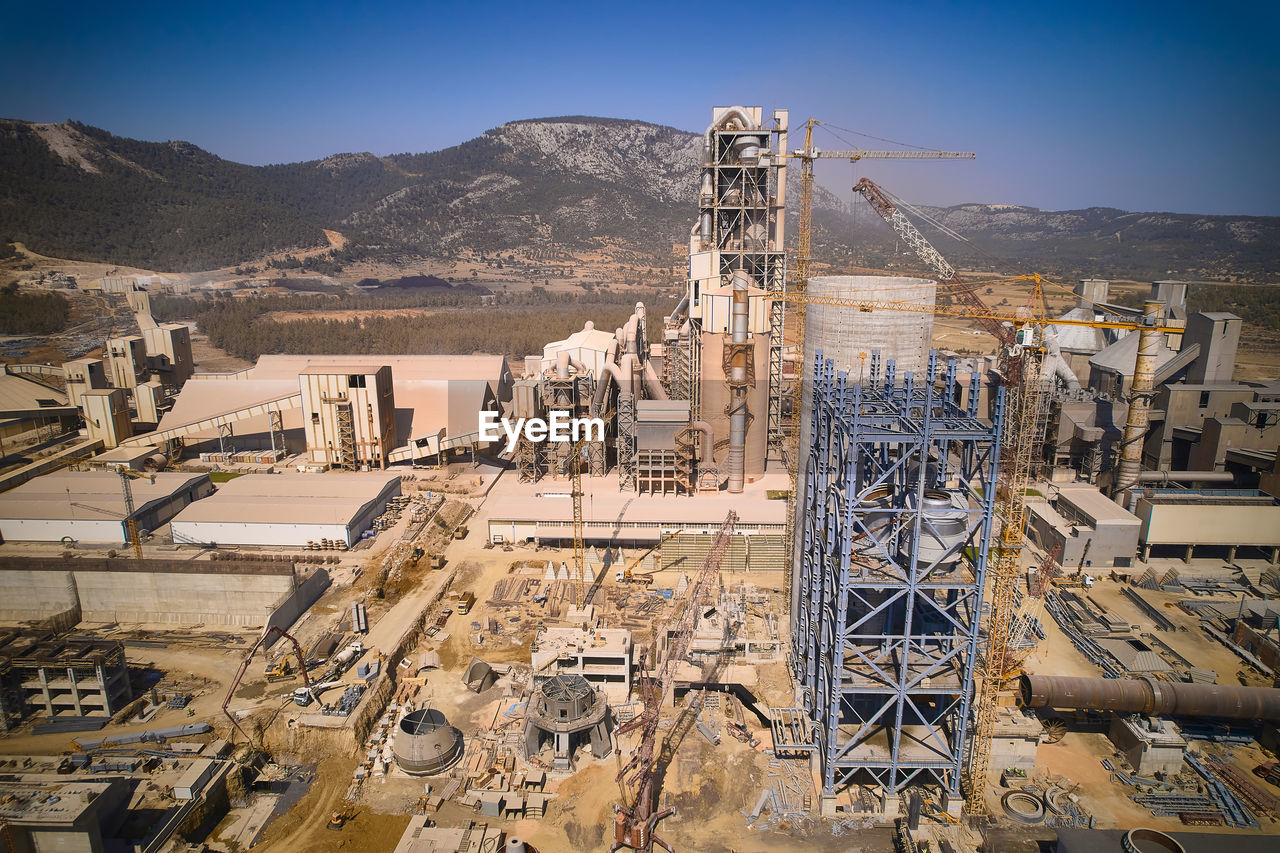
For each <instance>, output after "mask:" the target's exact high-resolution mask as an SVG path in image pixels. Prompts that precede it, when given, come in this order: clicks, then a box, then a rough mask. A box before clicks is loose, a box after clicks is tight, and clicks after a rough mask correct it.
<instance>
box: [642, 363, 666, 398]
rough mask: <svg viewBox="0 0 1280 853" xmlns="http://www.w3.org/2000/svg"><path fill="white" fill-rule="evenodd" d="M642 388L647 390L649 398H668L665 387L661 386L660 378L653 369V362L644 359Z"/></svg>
mask: <svg viewBox="0 0 1280 853" xmlns="http://www.w3.org/2000/svg"><path fill="white" fill-rule="evenodd" d="M644 388H645V390H646V391H648V392H649V399H650V400H669V399H671V398H670V397H669V396H668V395H667V389H666V388H663V387H662V380H661V379H660V378H659V377H658V371H656V370H654V369H653V362H652V361H648V360H646V361H645V363H644Z"/></svg>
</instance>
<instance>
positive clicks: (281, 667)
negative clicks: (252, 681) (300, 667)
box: [263, 657, 293, 681]
mask: <svg viewBox="0 0 1280 853" xmlns="http://www.w3.org/2000/svg"><path fill="white" fill-rule="evenodd" d="M263 674H264V675H266V677H267V681H286V680H288V679H289V678H291V677H292V676H293V665H292V664H290V663H289V659H288V658H287V657H283V658H280V659H279V660H277V661H272V662H269V663H268V664H267V668H266V671H265V672H264V673H263Z"/></svg>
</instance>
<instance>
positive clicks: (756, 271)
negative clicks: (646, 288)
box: [669, 107, 787, 458]
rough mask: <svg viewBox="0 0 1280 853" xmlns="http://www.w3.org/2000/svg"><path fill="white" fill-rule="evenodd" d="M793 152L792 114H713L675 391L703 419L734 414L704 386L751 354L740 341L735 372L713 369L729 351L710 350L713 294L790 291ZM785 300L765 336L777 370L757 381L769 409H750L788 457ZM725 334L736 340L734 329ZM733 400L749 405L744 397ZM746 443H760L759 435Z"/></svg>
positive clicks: (771, 305)
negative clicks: (712, 403) (715, 403)
mask: <svg viewBox="0 0 1280 853" xmlns="http://www.w3.org/2000/svg"><path fill="white" fill-rule="evenodd" d="M786 149H787V111H786V110H774V112H773V115H772V116H771V117H770V118H769V119H767V120H766V119H765V118H764V114H763V110H762V109H761V108H760V107H716V108H715V109H714V110H713V111H712V120H711V125H710V126H709V127H708V128H707V131H706V134H705V136H704V139H703V151H702V174H701V184H700V189H699V192H698V221H697V223H696V224H695V225H694V227H693V231H692V233H691V235H690V238H689V282H688V293H687V294H686V296H687V302H686V303H684V304H687V320H688V323H689V328H688V329H685V330H682V331H681V332H680V334H679V345H678V346H676V347H674V349H675V350H676V351H675V352H673V353H671V358H672V362H673V363H672V366H671V369H670V372H669V380H670V384H671V396H672V397H674V398H676V399H688V400H689V401H690V404H691V409H692V418H693V420H695V421H698V420H702V419H704V418H705V419H706V420H712V419H715V418H720V417H723V416H725V415H726V414H729V413H726V412H723V411H710V410H709V409H707V408H705V407H704V403H705V402H707V401H704V399H703V390H704V382H706V383H708V384H709V383H710V382H712V381H714V380H713V379H712V378H710V377H711V375H712V374H715V373H721V374H730V373H731V372H732V371H733V367H731V366H729V365H728V361H730V360H733V359H736V361H738V362H742V361H744V360H748V359H749V358H751V356H750V355H749V353H748V351H747V350H746V348H745V347H739V348H738V349H737V350H735V351H734V353H733V359H729V358H726V359H725V360H726V369H722V370H712V371H709V370H708V369H707V366H706V363H707V362H708V360H711V359H715V360H720V359H721V353H720V352H719V351H714V350H715V347H714V346H708V345H707V342H706V341H705V340H704V337H703V334H702V333H703V332H704V330H705V331H711V329H710V328H707V327H706V322H707V320H708V319H709V318H708V316H707V310H708V307H709V301H708V297H710V296H711V295H712V294H714V293H718V292H720V291H721V289H722V288H731V287H732V286H733V285H732V283H733V281H734V277H735V275H736V276H737V277H738V280H739V282H740V283H741V284H740V285H739V289H740V290H741V289H742V288H743V287H744V286H745V288H746V289H747V290H748V291H751V290H759V291H763V292H764V295H765V296H766V297H770V296H773V295H778V296H780V295H781V294H782V291H783V288H784V284H785V279H786V254H785V252H784V240H785V227H786V160H785V159H784V158H783V157H782V156H780V155H782V154H783V153H784V152H785V151H786ZM784 306H785V303H784V302H783V301H782V300H781V299H779V298H772V299H769V300H768V317H767V323H766V328H765V329H762V330H761V333H762V334H761V335H760V337H762V338H763V337H764V334H765V333H767V335H768V351H767V355H766V356H765V357H764V358H763V359H762V361H764V362H765V364H766V365H767V368H766V372H767V376H754V377H753V378H752V379H751V384H752V385H756V384H758V385H759V386H760V387H761V388H762V389H763V390H764V391H765V395H762V396H765V406H764V408H765V411H763V412H760V411H755V412H749V413H748V414H747V415H746V417H747V419H748V420H759V421H762V422H763V424H764V427H765V428H764V430H763V431H762V433H761V438H763V439H765V441H764V442H763V445H762V446H763V447H765V448H768V452H769V453H779V452H780V451H781V448H782V439H783V435H782V364H783V358H782V325H783V316H784ZM679 313H680V312H679V310H678V311H677V314H679ZM672 320H673V321H675V320H676V315H674V314H673V315H672ZM720 331H721V332H722V333H725V334H727V335H729V336H730V337H731V336H732V330H731V329H729V328H726V329H722V330H720ZM751 331H752V332H754V331H755V330H754V329H753V330H751ZM736 343H738V344H741V343H742V342H741V341H737V342H736ZM738 367H739V368H741V367H742V365H741V364H739V365H738ZM717 368H719V365H717ZM721 381H723V380H721ZM741 396H742V394H741V392H740V391H739V392H736V397H738V398H740V397H741ZM732 405H733V406H735V407H736V408H737V409H739V410H740V409H741V408H742V407H741V400H740V399H737V400H735V401H734V403H733V404H732ZM739 415H740V416H741V412H739ZM730 416H732V415H730ZM748 429H750V427H748ZM746 440H747V442H748V443H750V442H751V437H750V436H749V437H748V438H747V439H746ZM736 455H737V454H736V453H735V456H736ZM746 455H747V457H748V458H749V457H750V455H751V451H750V450H747V451H746Z"/></svg>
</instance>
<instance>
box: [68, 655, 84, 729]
mask: <svg viewBox="0 0 1280 853" xmlns="http://www.w3.org/2000/svg"><path fill="white" fill-rule="evenodd" d="M67 680H68V681H70V682H71V702H72V704H73V705H75V706H76V714H77V716H81V717H83V716H84V708H83V707H82V706H81V705H80V682H79V681H77V680H76V671H75V669H74V668H73V667H70V666H69V667H67Z"/></svg>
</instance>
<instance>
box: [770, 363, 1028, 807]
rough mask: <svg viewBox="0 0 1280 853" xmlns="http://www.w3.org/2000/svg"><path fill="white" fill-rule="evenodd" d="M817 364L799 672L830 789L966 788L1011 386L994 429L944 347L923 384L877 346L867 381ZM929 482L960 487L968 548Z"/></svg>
mask: <svg viewBox="0 0 1280 853" xmlns="http://www.w3.org/2000/svg"><path fill="white" fill-rule="evenodd" d="M812 368H813V371H814V377H813V392H812V393H813V406H812V420H811V422H810V425H811V428H812V430H811V432H810V435H812V436H814V440H813V442H812V446H811V447H809V448H807V453H808V460H807V462H808V464H807V466H806V476H805V493H804V497H803V508H802V518H803V537H804V538H803V540H802V541H803V550H802V552H801V560H800V566H799V571H800V575H801V583H802V585H803V590H804V593H803V598H802V604H801V606H800V608H799V609H798V612H797V613H796V614H794V616H793V621H792V628H793V632H792V638H793V640H792V643H793V659H792V665H793V667H794V674H795V677H796V681H797V683H799V684H800V685H802V686H803V688H804V693H805V699H804V701H805V710H806V712H807V713H808V715H809V717H810V719H812V720H813V722H814V724H815V726H814V732H815V735H814V736H815V738H816V739H817V743H816V744H815V745H816V748H817V751H818V754H819V756H820V758H821V763H822V780H823V795H824V796H830V795H833V794H835V793H836V792H838V791H839V790H841V789H843V788H844V787H846V786H847V785H849V784H850V783H853V782H862V783H870V784H876V785H880V786H882V787H883V789H884V791H885V793H886V794H889V795H893V794H896V793H897V792H898V791H900V790H902V789H903V788H904V787H905V786H907V785H911V784H937V785H939V786H941V788H942V789H943V790H944V791H945V792H946V793H947V794H948V795H949V796H954V797H958V796H959V795H960V773H961V768H962V764H963V761H964V758H965V754H966V749H965V741H966V734H967V729H968V725H969V710H970V702H971V699H972V696H973V675H974V665H975V658H976V656H977V651H978V621H979V614H980V613H981V610H982V589H983V582H984V580H985V575H986V568H987V550H988V544H989V541H990V538H991V529H992V516H993V504H994V500H995V497H996V488H995V484H996V475H997V466H998V464H999V436H1000V428H1001V423H1002V421H1003V418H1004V407H1005V399H1004V389H1003V388H1001V389H999V390H998V391H997V396H996V401H995V406H994V418H993V422H991V423H986V422H984V421H983V420H982V419H980V418H979V417H978V412H977V406H978V398H979V394H978V387H977V385H978V377H977V376H976V375H975V376H974V377H973V378H972V381H971V384H970V388H969V395H968V406H967V407H966V408H962V407H961V406H959V405H957V403H956V401H957V400H958V399H959V398H958V396H957V391H958V390H959V389H958V388H957V384H956V375H955V373H956V368H955V362H954V361H952V362H949V363H948V364H947V368H946V373H945V376H943V377H942V382H941V383H938V382H936V381H935V377H936V376H937V354H936V353H930V356H929V367H928V376H927V377H925V381H923V382H919V383H917V382H916V381H915V377H914V376H913V375H912V374H911V373H906V374H905V376H904V377H903V381H902V384H901V385H898V384H896V379H895V366H894V362H893V361H889V362H888V363H887V365H886V366H885V371H884V376H883V379H882V378H881V375H880V373H881V366H880V353H879V352H875V353H873V354H872V358H871V373H870V380H869V382H868V384H867V385H866V386H865V387H864V386H858V385H852V384H849V383H848V381H847V379H846V375H845V374H844V373H843V372H842V373H839V374H837V373H836V371H835V368H834V365H833V363H832V362H831V361H825V360H824V359H823V354H822V352H821V351H819V352H818V353H817V356H816V358H815V359H814V364H813V365H812ZM939 385H940V386H941V387H939ZM921 473H923V475H924V476H920V474H921ZM926 490H928V491H929V492H930V493H931V495H930V496H931V497H932V498H934V499H935V500H936V499H937V498H938V497H939V495H938V492H937V491H936V490H946V491H947V492H948V493H949V495H950V496H951V501H952V505H953V507H954V508H953V509H951V510H949V511H948V512H949V516H950V519H951V525H952V531H953V532H952V534H951V540H950V541H952V542H957V541H959V539H960V537H961V536H962V537H963V539H962V542H963V544H962V545H959V546H958V548H957V547H951V548H949V549H948V550H947V553H945V554H943V553H940V551H939V548H938V547H936V545H937V543H938V542H939V541H940V540H939V536H940V533H939V529H940V528H938V527H936V526H935V519H936V518H937V516H936V515H926V513H925V512H924V511H922V510H921V509H919V508H921V507H922V505H923V504H924V502H925V499H926ZM960 520H963V527H961V525H960V524H959V522H960ZM961 530H962V531H963V532H962V533H961V532H960V531H961ZM922 537H923V540H922ZM922 541H924V542H925V547H924V549H923V550H922V549H921V543H922ZM860 771H861V775H859V774H860Z"/></svg>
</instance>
